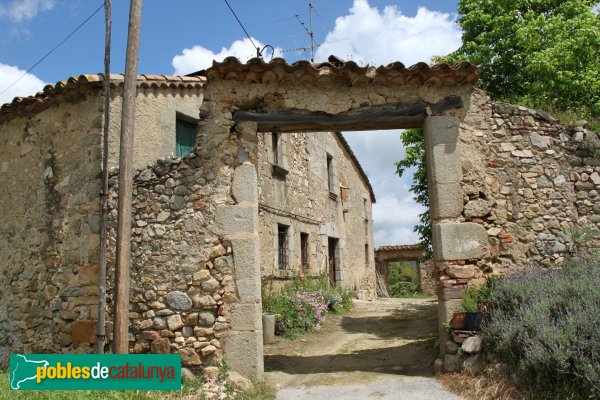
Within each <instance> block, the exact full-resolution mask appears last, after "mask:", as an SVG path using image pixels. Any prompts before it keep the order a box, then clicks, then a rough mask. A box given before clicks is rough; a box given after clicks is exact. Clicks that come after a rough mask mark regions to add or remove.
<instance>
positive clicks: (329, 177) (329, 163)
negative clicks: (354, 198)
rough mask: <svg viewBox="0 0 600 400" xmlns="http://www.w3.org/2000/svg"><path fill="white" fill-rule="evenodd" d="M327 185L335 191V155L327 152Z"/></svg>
mask: <svg viewBox="0 0 600 400" xmlns="http://www.w3.org/2000/svg"><path fill="white" fill-rule="evenodd" d="M327 187H328V188H329V191H330V192H332V193H333V156H332V155H331V154H329V153H328V154H327Z"/></svg>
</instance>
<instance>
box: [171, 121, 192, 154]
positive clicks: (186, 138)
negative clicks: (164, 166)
mask: <svg viewBox="0 0 600 400" xmlns="http://www.w3.org/2000/svg"><path fill="white" fill-rule="evenodd" d="M194 147H196V124H195V123H192V122H189V121H186V120H183V119H180V118H177V120H176V121H175V156H177V157H181V156H184V155H186V154H188V153H191V152H192V151H194Z"/></svg>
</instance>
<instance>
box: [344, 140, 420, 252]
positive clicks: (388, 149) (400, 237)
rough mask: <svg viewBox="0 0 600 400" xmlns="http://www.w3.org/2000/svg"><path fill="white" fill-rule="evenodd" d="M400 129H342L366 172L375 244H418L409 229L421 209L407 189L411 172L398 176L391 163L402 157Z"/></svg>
mask: <svg viewBox="0 0 600 400" xmlns="http://www.w3.org/2000/svg"><path fill="white" fill-rule="evenodd" d="M400 132H401V131H400V130H386V131H367V132H345V133H344V137H345V138H346V140H347V141H348V143H349V144H350V147H351V148H352V151H353V152H354V154H356V157H357V158H358V160H359V161H360V163H361V166H362V167H363V169H364V170H365V172H366V173H367V176H368V177H369V181H370V182H371V186H372V187H373V191H374V192H375V197H376V199H377V202H376V203H375V204H374V205H373V226H374V229H375V235H374V236H375V246H377V247H378V246H381V245H385V244H389V245H394V244H414V243H418V241H419V238H418V235H417V234H416V233H415V232H413V228H414V226H415V225H416V224H417V223H418V222H419V214H421V213H422V212H423V211H424V209H423V207H421V206H420V205H418V204H417V203H415V201H414V200H413V194H412V193H411V192H410V191H409V187H410V184H411V181H412V172H411V171H409V173H407V174H405V175H404V176H402V178H401V177H399V176H398V175H396V166H395V163H396V162H397V161H399V160H400V159H402V158H403V157H404V154H405V152H404V147H403V146H402V142H401V141H400Z"/></svg>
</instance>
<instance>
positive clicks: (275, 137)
mask: <svg viewBox="0 0 600 400" xmlns="http://www.w3.org/2000/svg"><path fill="white" fill-rule="evenodd" d="M271 140H272V141H273V143H272V146H273V165H279V161H280V160H279V133H277V132H273V133H271Z"/></svg>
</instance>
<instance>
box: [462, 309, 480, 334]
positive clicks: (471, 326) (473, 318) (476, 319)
mask: <svg viewBox="0 0 600 400" xmlns="http://www.w3.org/2000/svg"><path fill="white" fill-rule="evenodd" d="M465 322H466V325H467V330H468V331H478V330H479V329H481V313H480V312H468V313H465Z"/></svg>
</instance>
